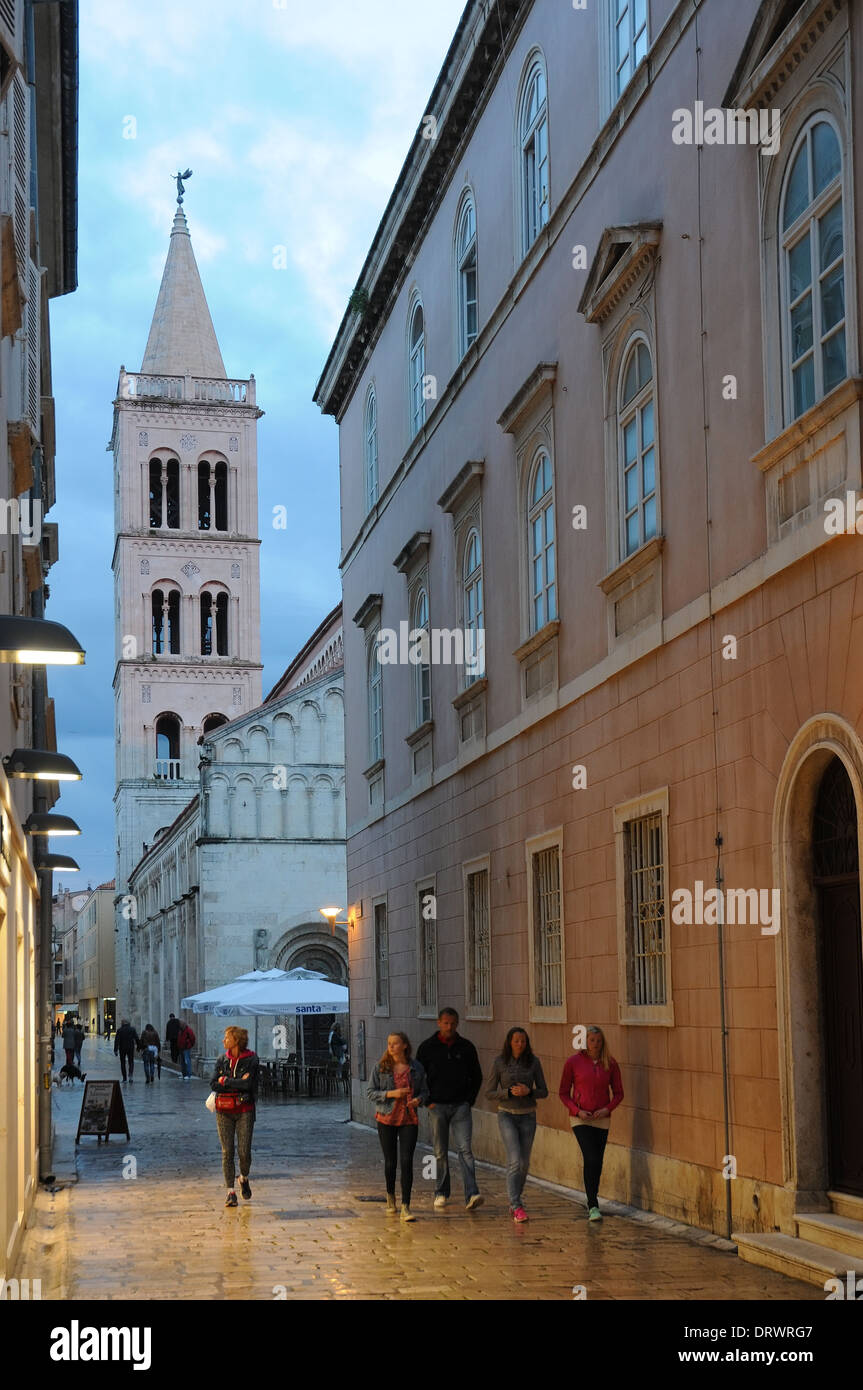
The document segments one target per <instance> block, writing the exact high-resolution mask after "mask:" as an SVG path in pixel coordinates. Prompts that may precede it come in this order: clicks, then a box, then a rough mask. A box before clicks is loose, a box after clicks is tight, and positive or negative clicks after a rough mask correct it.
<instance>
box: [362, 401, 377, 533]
mask: <svg viewBox="0 0 863 1390" xmlns="http://www.w3.org/2000/svg"><path fill="white" fill-rule="evenodd" d="M363 445H364V449H363V457H364V460H365V470H364V471H365V489H366V512H367V513H368V512H370V511H371V509H372V507H373V506H374V505H375V503H376V502H377V500H378V400H377V394H376V392H375V388H374V386H370V387H369V390H368V395H367V396H366V408H365V412H364V415H363Z"/></svg>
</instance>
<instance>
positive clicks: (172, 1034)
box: [165, 1014, 181, 1062]
mask: <svg viewBox="0 0 863 1390" xmlns="http://www.w3.org/2000/svg"><path fill="white" fill-rule="evenodd" d="M180 1027H181V1024H180V1020H179V1019H178V1018H176V1017H175V1016H174V1014H169V1015H168V1022H167V1023H166V1024H165V1042H166V1043H167V1044H168V1046H169V1047H170V1049H171V1061H172V1062H176V1060H177V1034H178V1033H179V1031H180Z"/></svg>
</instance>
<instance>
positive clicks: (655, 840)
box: [614, 790, 674, 1024]
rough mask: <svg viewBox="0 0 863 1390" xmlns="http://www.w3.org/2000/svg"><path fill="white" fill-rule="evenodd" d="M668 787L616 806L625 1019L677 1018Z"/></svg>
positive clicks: (668, 1021) (665, 1020)
mask: <svg viewBox="0 0 863 1390" xmlns="http://www.w3.org/2000/svg"><path fill="white" fill-rule="evenodd" d="M667 826H668V793H667V791H666V790H662V791H659V792H655V793H652V794H650V795H647V796H644V797H638V798H636V799H635V800H634V801H631V802H628V803H627V804H626V805H625V806H620V807H617V808H616V810H615V812H614V829H615V838H616V841H617V878H618V882H617V901H618V969H619V984H620V1013H621V1022H624V1023H664V1024H671V1023H673V1022H674V1014H673V1005H672V1000H671V969H670V955H669V936H668V926H669V921H668V882H667V880H668V854H667V844H668V831H667Z"/></svg>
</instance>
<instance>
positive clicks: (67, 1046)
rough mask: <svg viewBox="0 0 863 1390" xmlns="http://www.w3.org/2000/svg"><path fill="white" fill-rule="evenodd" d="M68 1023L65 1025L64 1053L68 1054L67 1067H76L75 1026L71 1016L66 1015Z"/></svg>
mask: <svg viewBox="0 0 863 1390" xmlns="http://www.w3.org/2000/svg"><path fill="white" fill-rule="evenodd" d="M66 1019H67V1021H66V1023H64V1025H63V1051H64V1052H65V1053H66V1065H67V1066H69V1067H74V1065H75V1025H74V1023H73V1022H72V1020H71V1018H70V1017H69V1015H68V1014H67V1015H66Z"/></svg>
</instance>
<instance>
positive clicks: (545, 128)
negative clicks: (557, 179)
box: [516, 48, 551, 259]
mask: <svg viewBox="0 0 863 1390" xmlns="http://www.w3.org/2000/svg"><path fill="white" fill-rule="evenodd" d="M537 79H540V80H541V83H542V87H543V89H544V95H543V98H542V101H540V102H538V104H537V110H536V114H535V115H534V117H533V119H532V120H531V121H530V123H529V125H527V126H526V125H525V122H526V118H527V111H528V108H529V104H530V99H531V94H532V91H533V87H534V84H535V82H536V81H537ZM516 111H517V124H516V155H517V159H518V190H519V196H518V215H519V249H520V253H521V256H520V258H521V259H523V258H524V257H525V256H526V255H527V253H528V251H529V250H530V248H531V247H532V246H533V244H534V242H535V241H536V239H537V237H538V236H539V234H540V232H541V231H542V229H543V227H544V226H546V224H547V223H548V219H549V216H550V212H551V154H550V147H549V120H548V73H547V69H546V63H545V58H544V57H543V54H542V52H541V51H540V49H538V48H537V49H534V50H533V52H532V53H530V54H529V55H528V58H527V61H526V63H525V65H524V70H523V73H522V79H521V84H520V88H519V100H518V105H517V107H516ZM543 137H544V140H545V157H544V159H543V156H542V140H543ZM543 167H544V169H545V181H544V182H543V177H542V174H543Z"/></svg>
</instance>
